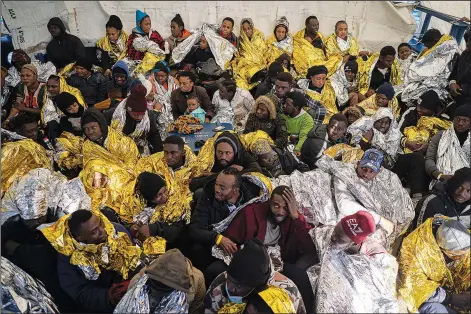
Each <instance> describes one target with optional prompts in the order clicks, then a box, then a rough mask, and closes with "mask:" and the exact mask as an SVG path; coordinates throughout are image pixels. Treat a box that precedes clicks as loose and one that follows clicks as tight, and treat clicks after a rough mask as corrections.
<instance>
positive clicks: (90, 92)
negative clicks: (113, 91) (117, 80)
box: [67, 57, 108, 107]
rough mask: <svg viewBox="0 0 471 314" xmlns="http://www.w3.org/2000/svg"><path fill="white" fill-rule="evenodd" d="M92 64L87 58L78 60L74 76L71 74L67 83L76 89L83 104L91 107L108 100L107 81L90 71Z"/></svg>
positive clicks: (98, 73) (101, 74)
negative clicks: (82, 99) (81, 97)
mask: <svg viewBox="0 0 471 314" xmlns="http://www.w3.org/2000/svg"><path fill="white" fill-rule="evenodd" d="M92 67H93V63H92V61H91V60H89V59H88V58H85V57H84V58H80V59H78V60H77V62H75V72H76V73H75V74H72V75H71V76H70V77H69V79H68V80H67V83H68V84H69V85H70V86H73V87H75V88H78V89H79V90H80V93H81V94H82V96H83V98H84V100H85V103H86V104H87V105H88V106H89V107H93V106H94V105H95V104H96V103H99V102H101V101H103V100H105V99H106V98H108V91H107V84H108V80H107V79H106V77H105V76H104V75H103V73H101V72H95V71H93V70H92Z"/></svg>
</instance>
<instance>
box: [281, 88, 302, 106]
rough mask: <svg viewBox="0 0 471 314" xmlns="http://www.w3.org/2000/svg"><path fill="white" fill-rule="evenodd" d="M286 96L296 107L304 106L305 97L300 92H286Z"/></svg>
mask: <svg viewBox="0 0 471 314" xmlns="http://www.w3.org/2000/svg"><path fill="white" fill-rule="evenodd" d="M286 98H289V99H291V100H292V101H293V105H294V106H295V107H297V108H303V107H304V106H306V97H305V96H304V95H303V93H301V92H298V91H292V92H288V93H286Z"/></svg>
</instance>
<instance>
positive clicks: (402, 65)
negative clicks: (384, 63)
mask: <svg viewBox="0 0 471 314" xmlns="http://www.w3.org/2000/svg"><path fill="white" fill-rule="evenodd" d="M416 58H417V54H416V53H415V52H414V51H413V50H412V47H411V46H410V45H409V44H408V43H402V44H400V45H399V46H398V47H397V61H398V64H399V69H400V71H401V80H402V81H403V82H404V78H405V76H406V74H407V71H408V70H409V67H410V65H411V63H412V62H414V60H415V59H416Z"/></svg>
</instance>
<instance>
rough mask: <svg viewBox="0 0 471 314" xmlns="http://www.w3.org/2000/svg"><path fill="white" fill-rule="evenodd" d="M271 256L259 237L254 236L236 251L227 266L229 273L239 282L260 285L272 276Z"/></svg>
mask: <svg viewBox="0 0 471 314" xmlns="http://www.w3.org/2000/svg"><path fill="white" fill-rule="evenodd" d="M270 272H271V268H270V257H269V256H268V252H267V249H266V248H265V246H264V245H263V243H262V242H260V240H259V239H257V238H254V239H253V240H249V241H247V242H245V243H244V247H243V248H242V249H240V250H239V251H237V252H235V253H234V255H233V256H232V260H231V263H230V264H229V267H228V268H227V274H228V275H229V276H231V277H232V278H234V280H236V281H237V282H239V283H241V284H243V285H246V286H249V287H260V286H264V285H266V284H267V282H268V279H269V278H270Z"/></svg>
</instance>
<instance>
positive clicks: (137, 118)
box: [128, 109, 146, 121]
mask: <svg viewBox="0 0 471 314" xmlns="http://www.w3.org/2000/svg"><path fill="white" fill-rule="evenodd" d="M128 114H129V116H130V117H131V118H132V119H133V120H134V121H142V119H144V116H145V115H146V113H145V112H133V111H131V110H129V109H128Z"/></svg>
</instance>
